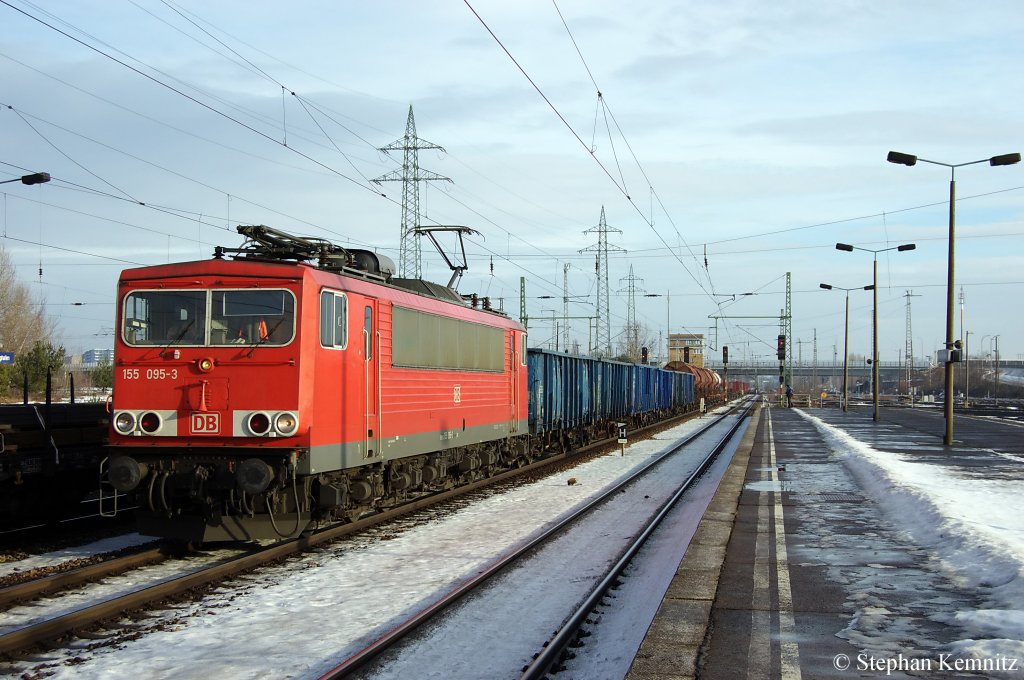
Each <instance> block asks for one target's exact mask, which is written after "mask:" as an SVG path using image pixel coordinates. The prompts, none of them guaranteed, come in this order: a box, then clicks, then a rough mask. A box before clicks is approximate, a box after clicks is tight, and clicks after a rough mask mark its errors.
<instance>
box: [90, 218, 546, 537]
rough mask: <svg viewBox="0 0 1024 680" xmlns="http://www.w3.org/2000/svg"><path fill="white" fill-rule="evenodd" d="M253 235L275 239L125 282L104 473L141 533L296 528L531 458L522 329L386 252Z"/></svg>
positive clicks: (254, 532) (138, 272) (276, 532)
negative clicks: (401, 269) (410, 274)
mask: <svg viewBox="0 0 1024 680" xmlns="http://www.w3.org/2000/svg"><path fill="white" fill-rule="evenodd" d="M243 229H244V230H247V231H243ZM239 231H240V232H242V233H245V234H246V235H247V236H249V237H250V239H253V240H254V241H257V242H258V244H259V245H261V246H262V247H259V248H250V249H240V250H237V251H234V252H239V253H243V254H244V255H243V257H238V258H235V259H230V260H229V259H223V249H219V251H218V255H219V256H218V257H217V258H216V259H213V260H210V261H203V262H191V263H182V264H174V265H161V266H155V267H146V268H142V269H135V270H128V271H125V272H124V273H123V274H122V276H121V280H120V282H119V291H118V292H119V294H118V314H119V316H118V320H119V332H118V337H117V340H116V345H115V367H114V411H113V418H112V422H111V446H112V448H113V449H114V453H113V454H112V455H111V457H110V460H109V464H108V471H107V479H108V480H109V482H110V483H111V484H112V485H113V486H114V487H116V488H117V489H118V490H120V491H122V492H134V493H135V494H136V495H137V496H138V498H139V503H140V506H141V507H142V510H141V511H140V512H139V513H138V514H139V525H140V531H142V532H143V533H150V534H154V535H161V536H169V537H176V538H182V539H186V540H214V539H249V538H278V537H284V536H290V535H295V534H297V533H299V532H301V531H302V530H304V529H306V528H308V527H309V525H310V524H311V523H312V522H315V521H318V520H321V519H332V518H333V519H338V518H341V519H351V518H354V517H357V516H358V515H360V514H362V513H364V512H366V511H368V510H373V509H376V508H379V507H383V506H386V505H389V504H393V503H397V502H401V501H402V500H405V499H406V498H407V496H408V495H409V494H414V493H418V492H426V491H431V490H437V489H443V488H448V487H450V486H454V485H456V484H459V483H464V482H466V481H471V480H473V479H477V478H480V477H483V476H487V475H489V474H493V473H494V472H495V471H497V470H499V469H504V468H506V467H508V466H510V465H513V464H516V463H517V462H521V459H522V457H523V456H527V455H528V452H527V447H526V444H525V442H524V441H522V440H524V439H525V437H524V435H525V431H526V362H525V335H524V332H523V331H524V329H523V328H522V327H521V326H519V324H517V323H515V322H513V321H511V320H509V319H508V318H507V317H505V316H504V315H500V314H496V313H493V312H489V311H484V310H479V309H474V308H471V307H468V306H467V305H466V304H465V303H464V302H463V301H462V300H461V298H459V297H458V294H456V293H454V291H451V289H448V288H446V287H443V286H437V285H436V284H428V283H426V282H421V281H401V280H393V279H392V278H391V276H390V272H389V271H388V270H387V269H388V263H387V262H386V259H385V258H378V256H375V255H373V254H372V253H364V252H361V251H356V253H357V254H356V255H353V253H351V252H350V251H344V250H342V249H336V250H328V249H327V248H326V247H325V246H324V244H323V243H321V242H319V241H315V240H305V239H297V238H295V237H287V235H284V234H281V233H280V232H276V231H274V230H270V229H269V228H267V227H244V228H243V227H240V228H239ZM285 238H288V239H293V240H294V241H297V242H298V243H299V244H300V245H302V246H303V248H301V249H300V250H299V252H298V253H297V254H296V253H295V252H294V251H287V252H286V251H284V250H283V249H282V248H281V247H280V246H281V243H283V242H287V243H291V241H284V240H283V239H285ZM268 242H269V244H270V245H272V246H274V248H273V249H270V248H268V247H267V244H268ZM331 248H336V247H335V246H331ZM282 253H285V254H284V255H282ZM314 256H316V259H317V260H318V261H317V263H316V264H315V265H314V264H307V263H305V262H304V260H307V259H313V257H314ZM288 260H294V261H288ZM394 284H397V285H394Z"/></svg>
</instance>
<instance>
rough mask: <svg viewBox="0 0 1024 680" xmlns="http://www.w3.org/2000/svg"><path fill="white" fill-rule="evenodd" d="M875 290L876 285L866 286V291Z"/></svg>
mask: <svg viewBox="0 0 1024 680" xmlns="http://www.w3.org/2000/svg"><path fill="white" fill-rule="evenodd" d="M874 289H875V286H874V284H870V283H869V284H868V285H866V286H864V290H874Z"/></svg>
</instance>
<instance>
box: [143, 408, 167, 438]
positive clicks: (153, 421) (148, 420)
mask: <svg viewBox="0 0 1024 680" xmlns="http://www.w3.org/2000/svg"><path fill="white" fill-rule="evenodd" d="M161 425H163V419H162V418H161V417H160V414H158V413H153V412H152V411H148V412H146V413H143V414H142V417H141V418H139V426H140V427H142V431H143V432H145V433H146V434H153V433H154V432H156V431H157V430H159V429H160V426H161Z"/></svg>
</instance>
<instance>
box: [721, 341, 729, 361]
mask: <svg viewBox="0 0 1024 680" xmlns="http://www.w3.org/2000/svg"><path fill="white" fill-rule="evenodd" d="M722 363H723V364H727V363H729V346H728V345H722Z"/></svg>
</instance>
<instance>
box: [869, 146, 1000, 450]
mask: <svg viewBox="0 0 1024 680" xmlns="http://www.w3.org/2000/svg"><path fill="white" fill-rule="evenodd" d="M886 160H887V161H889V162H890V163H896V164H897V165H906V166H913V165H917V162H918V161H921V162H922V163H930V164H932V165H941V166H943V167H945V168H949V258H948V260H947V263H946V343H945V344H946V375H945V377H946V386H945V401H944V403H943V411H944V413H945V416H946V433H945V435H944V437H943V439H942V443H943V444H945V445H946V446H952V445H953V362H952V361H950V360H949V359H950V358H951V355H952V350H953V287H954V285H953V284H954V276H953V272H954V269H953V252H954V242H955V238H954V237H955V234H956V169H957V168H962V167H963V166H965V165H976V164H978V163H986V162H987V163H988V164H989V165H992V166H998V165H1013V164H1015V163H1020V154H1019V153H1007V154H1002V155H1001V156H992V157H991V158H982V159H981V160H978V161H971V162H969V163H941V162H939V161H930V160H927V159H924V158H918V157H917V156H912V155H910V154H908V153H900V152H898V151H890V152H889V155H888V156H887V157H886Z"/></svg>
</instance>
